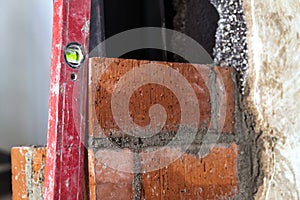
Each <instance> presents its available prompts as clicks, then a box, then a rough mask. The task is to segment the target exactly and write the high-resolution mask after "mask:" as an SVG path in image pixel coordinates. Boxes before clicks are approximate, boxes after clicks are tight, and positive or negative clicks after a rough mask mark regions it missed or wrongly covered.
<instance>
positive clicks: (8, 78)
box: [0, 0, 53, 151]
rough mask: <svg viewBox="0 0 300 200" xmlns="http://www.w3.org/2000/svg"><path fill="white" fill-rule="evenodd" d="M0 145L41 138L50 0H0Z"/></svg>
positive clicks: (40, 141) (41, 141) (43, 133)
mask: <svg viewBox="0 0 300 200" xmlns="http://www.w3.org/2000/svg"><path fill="white" fill-rule="evenodd" d="M0 2H1V6H0V30H1V31H0V58H1V63H0V151H1V150H5V151H9V150H10V148H11V147H12V146H15V145H24V144H45V143H46V135H47V117H48V93H49V76H50V57H51V34H52V33H51V31H52V8H53V1H52V0H43V1H41V0H26V1H20V0H9V1H7V0H0Z"/></svg>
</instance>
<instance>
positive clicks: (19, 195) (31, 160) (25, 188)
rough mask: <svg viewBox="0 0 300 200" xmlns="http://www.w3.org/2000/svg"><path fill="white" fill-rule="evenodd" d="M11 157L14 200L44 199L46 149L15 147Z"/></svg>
mask: <svg viewBox="0 0 300 200" xmlns="http://www.w3.org/2000/svg"><path fill="white" fill-rule="evenodd" d="M11 156H12V188H13V195H12V197H13V199H30V198H32V197H35V198H42V196H43V187H44V186H43V184H44V168H45V162H46V148H44V147H15V148H12V150H11Z"/></svg>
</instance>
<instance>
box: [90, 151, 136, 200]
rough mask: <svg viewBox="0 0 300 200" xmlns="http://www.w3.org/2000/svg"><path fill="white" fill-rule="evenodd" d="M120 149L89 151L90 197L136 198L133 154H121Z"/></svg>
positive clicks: (125, 199)
mask: <svg viewBox="0 0 300 200" xmlns="http://www.w3.org/2000/svg"><path fill="white" fill-rule="evenodd" d="M120 151H123V152H125V153H126V150H120ZM120 151H117V150H98V151H96V153H95V154H94V153H93V152H92V151H89V172H90V175H89V179H90V180H89V182H90V199H107V200H108V199H120V200H122V199H124V200H127V199H134V197H135V190H134V187H133V179H134V173H133V169H134V164H133V156H132V154H127V155H125V156H123V155H122V156H119V155H120ZM122 169H124V170H123V171H122ZM126 170H129V171H126ZM91 186H92V187H91Z"/></svg>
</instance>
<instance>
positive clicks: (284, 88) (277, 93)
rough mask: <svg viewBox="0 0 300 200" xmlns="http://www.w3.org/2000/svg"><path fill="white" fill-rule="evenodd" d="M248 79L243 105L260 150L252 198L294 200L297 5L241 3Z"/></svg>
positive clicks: (299, 74)
mask: <svg viewBox="0 0 300 200" xmlns="http://www.w3.org/2000/svg"><path fill="white" fill-rule="evenodd" d="M244 6H245V15H246V20H247V25H248V28H249V34H248V45H249V59H250V63H249V80H248V84H249V86H248V88H249V91H247V93H248V96H247V97H246V99H245V100H246V101H245V104H246V106H248V108H249V109H250V111H251V112H252V113H254V115H255V117H256V122H257V123H256V131H257V132H258V131H262V135H261V136H260V137H261V139H262V141H263V143H264V148H263V151H262V164H263V170H264V180H263V184H262V186H260V187H259V189H258V192H257V194H256V199H272V200H273V199H300V167H299V166H300V159H299V155H300V146H299V143H300V134H299V131H300V114H299V110H300V101H299V99H300V64H299V63H300V56H299V55H300V38H299V37H300V36H299V34H300V33H299V26H300V2H299V0H288V1H287V0H277V1H272V0H247V1H245V5H244Z"/></svg>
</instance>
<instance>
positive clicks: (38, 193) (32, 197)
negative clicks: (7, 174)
mask: <svg viewBox="0 0 300 200" xmlns="http://www.w3.org/2000/svg"><path fill="white" fill-rule="evenodd" d="M35 148H36V147H35V146H31V147H29V148H28V151H27V153H26V155H25V158H26V165H25V168H26V170H25V173H26V190H27V197H28V199H29V200H36V199H43V182H44V169H45V163H43V162H42V163H41V169H39V171H38V180H37V181H36V182H35V181H34V172H33V169H32V165H33V152H34V149H35Z"/></svg>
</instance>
